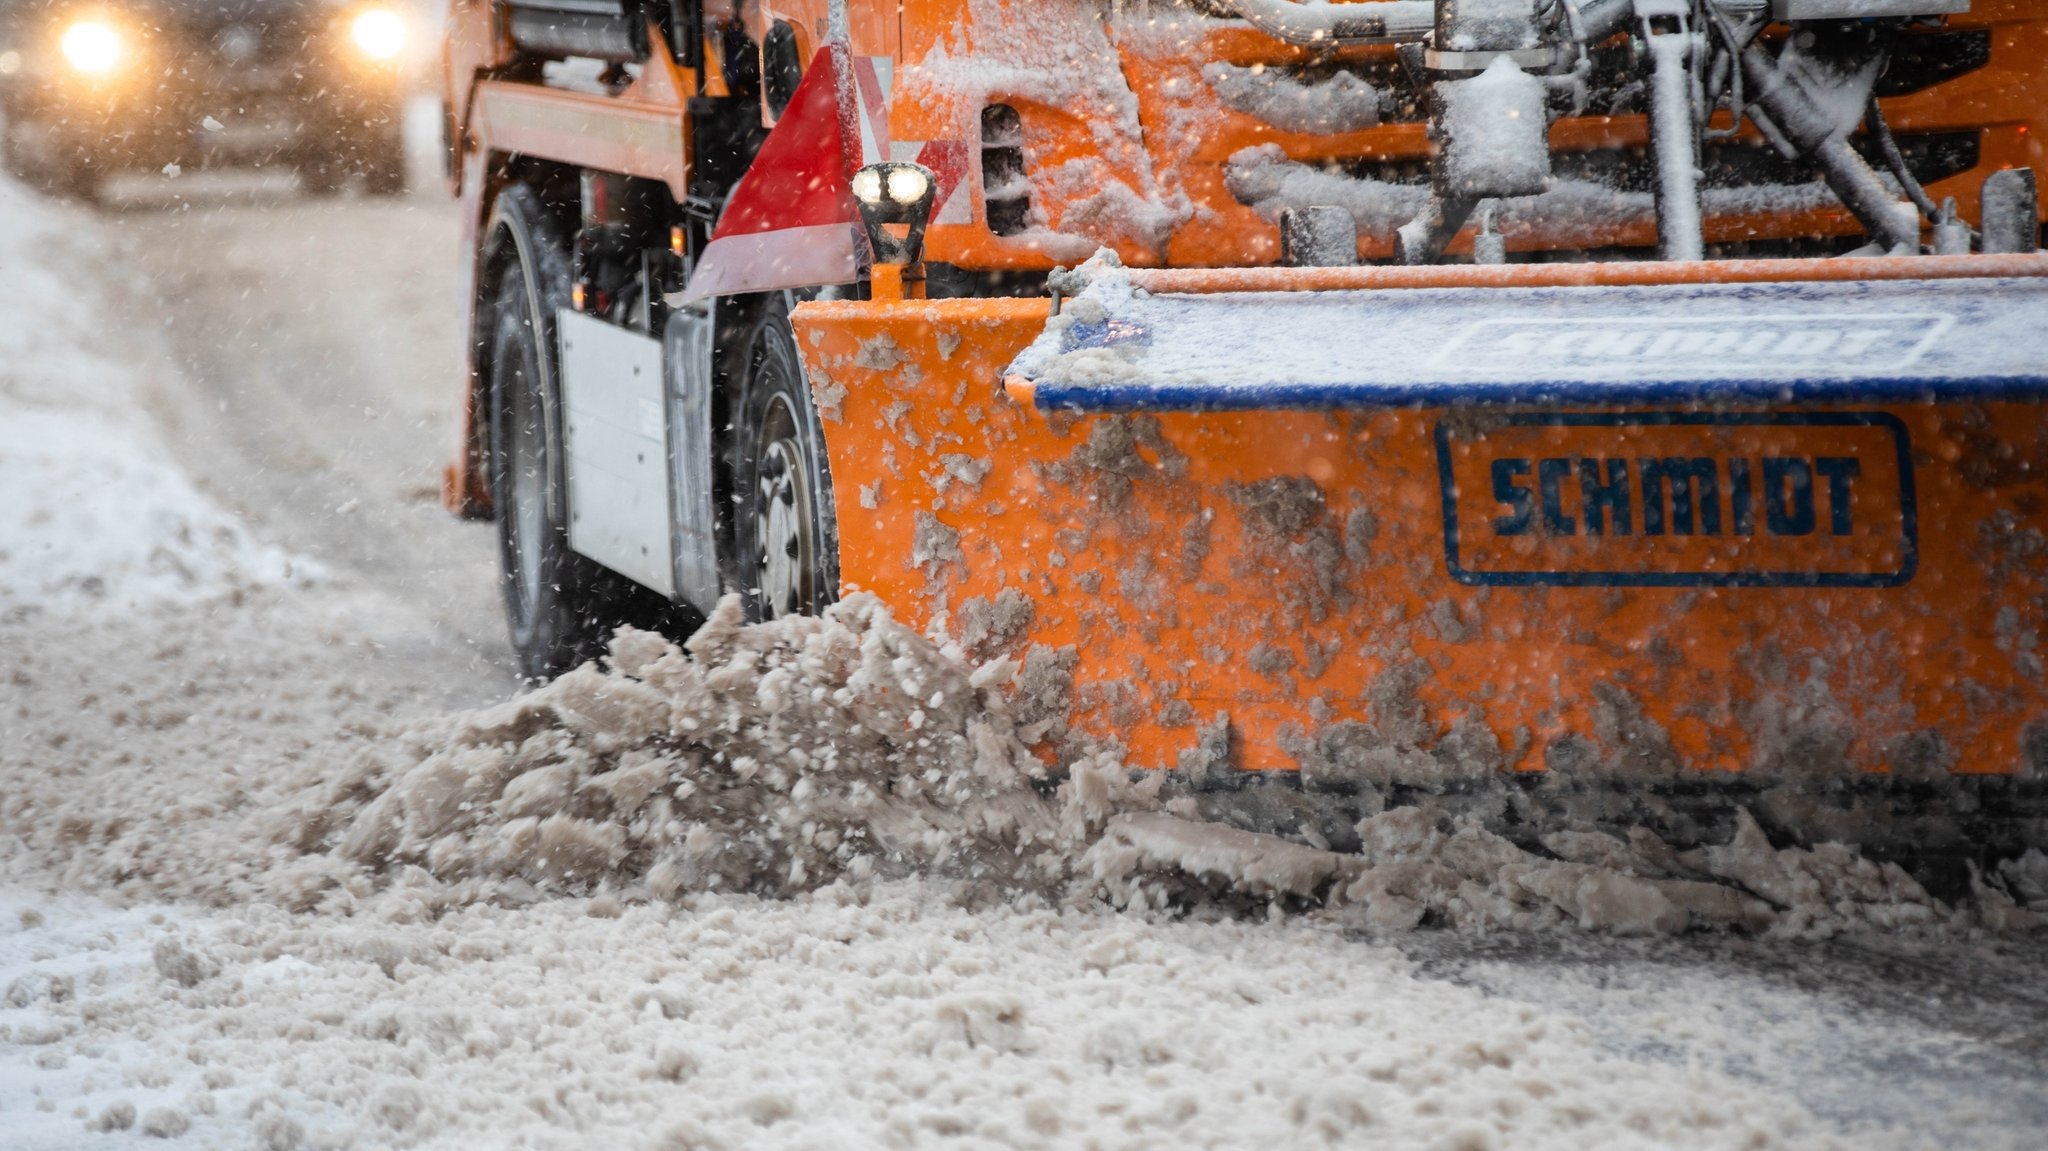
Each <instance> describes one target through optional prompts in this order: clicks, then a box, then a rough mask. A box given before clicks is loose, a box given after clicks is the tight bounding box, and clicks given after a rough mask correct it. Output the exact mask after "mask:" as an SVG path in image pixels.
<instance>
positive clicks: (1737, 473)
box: [1728, 458, 1756, 536]
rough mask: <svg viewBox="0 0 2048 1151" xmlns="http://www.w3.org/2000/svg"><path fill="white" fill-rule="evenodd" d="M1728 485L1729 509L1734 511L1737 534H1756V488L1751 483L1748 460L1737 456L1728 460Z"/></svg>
mask: <svg viewBox="0 0 2048 1151" xmlns="http://www.w3.org/2000/svg"><path fill="white" fill-rule="evenodd" d="M1728 487H1729V491H1728V510H1729V511H1730V512H1731V513H1733V515H1732V518H1733V519H1734V520H1735V534H1736V535H1739V536H1753V535H1755V534H1756V489H1755V487H1754V486H1753V485H1752V484H1751V483H1750V478H1749V461H1748V460H1746V459H1741V458H1737V459H1732V460H1729V461H1728Z"/></svg>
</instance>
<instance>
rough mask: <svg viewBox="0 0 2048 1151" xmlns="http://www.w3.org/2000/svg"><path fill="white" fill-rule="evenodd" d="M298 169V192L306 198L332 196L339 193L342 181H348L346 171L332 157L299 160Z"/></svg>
mask: <svg viewBox="0 0 2048 1151" xmlns="http://www.w3.org/2000/svg"><path fill="white" fill-rule="evenodd" d="M298 169H299V191H301V192H303V193H305V194H306V195H308V196H321V197H326V196H332V195H334V194H335V193H337V192H339V191H341V185H342V181H344V180H346V179H348V172H347V170H346V169H344V168H343V167H342V166H341V165H340V164H339V163H337V162H336V161H335V160H334V159H333V158H332V157H327V156H316V157H313V158H311V159H306V160H301V161H299V164H298Z"/></svg>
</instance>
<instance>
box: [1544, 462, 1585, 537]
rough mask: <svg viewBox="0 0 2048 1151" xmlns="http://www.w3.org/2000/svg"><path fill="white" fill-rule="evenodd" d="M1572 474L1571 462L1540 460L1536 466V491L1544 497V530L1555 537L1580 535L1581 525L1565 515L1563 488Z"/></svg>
mask: <svg viewBox="0 0 2048 1151" xmlns="http://www.w3.org/2000/svg"><path fill="white" fill-rule="evenodd" d="M1571 474H1572V462H1571V461H1570V460H1559V459H1549V460H1540V461H1538V462H1537V464H1536V489H1537V490H1538V491H1539V492H1541V493H1542V495H1543V530H1544V531H1546V532H1548V533H1550V534H1551V535H1554V536H1569V535H1576V534H1578V530H1579V525H1578V524H1577V523H1575V522H1573V520H1572V518H1571V517H1570V516H1568V515H1566V514H1564V495H1563V492H1562V490H1561V489H1562V488H1563V486H1564V480H1565V477H1566V476H1569V475H1571Z"/></svg>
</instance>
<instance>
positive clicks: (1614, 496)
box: [1579, 459, 1634, 536]
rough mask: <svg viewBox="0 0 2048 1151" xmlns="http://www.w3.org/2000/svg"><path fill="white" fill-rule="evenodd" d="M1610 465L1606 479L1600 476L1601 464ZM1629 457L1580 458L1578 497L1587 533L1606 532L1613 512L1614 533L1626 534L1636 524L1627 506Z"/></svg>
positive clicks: (1602, 533) (1598, 533) (1593, 534)
mask: <svg viewBox="0 0 2048 1151" xmlns="http://www.w3.org/2000/svg"><path fill="white" fill-rule="evenodd" d="M1603 463H1604V464H1606V465H1607V480H1606V482H1605V483H1602V482H1601V480H1600V466H1601V465H1602V464H1603ZM1628 492H1629V486H1628V461H1627V460H1591V459H1587V460H1580V461H1579V498H1580V502H1581V503H1582V505H1583V506H1584V508H1585V516H1586V534H1587V535H1589V536H1597V535H1605V534H1606V533H1607V521H1608V518H1609V516H1610V514H1611V515H1612V518H1613V521H1614V534H1615V535H1618V536H1625V535H1627V534H1629V531H1630V529H1631V528H1632V527H1633V526H1634V525H1633V521H1632V517H1631V516H1630V515H1629V507H1628Z"/></svg>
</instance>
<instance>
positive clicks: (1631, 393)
mask: <svg viewBox="0 0 2048 1151" xmlns="http://www.w3.org/2000/svg"><path fill="white" fill-rule="evenodd" d="M1723 400H1746V401H1767V402H1772V403H1864V404H1867V403H1874V402H1880V401H1885V400H1899V401H1906V402H1917V403H1940V402H1944V401H1953V400H2048V376H1977V377H1962V378H1943V377H1935V378H1931V379H1930V378H1928V377H1925V376H1881V377H1876V378H1871V379H1859V380H1802V381H1797V382H1795V383H1792V384H1784V383H1767V382H1764V381H1760V380H1753V379H1751V380H1743V379H1731V380H1668V381H1667V380H1630V381H1627V382H1623V383H1604V382H1600V381H1588V380H1556V381H1547V382H1541V383H1527V382H1517V383H1513V384H1490V383H1457V384H1450V383H1446V384H1287V383H1269V384H1231V385H1219V384H1067V385H1061V384H1052V383H1039V382H1034V392H1033V396H1032V402H1033V404H1034V405H1035V406H1037V407H1038V408H1039V409H1041V410H1043V411H1070V412H1140V411H1155V412H1156V411H1168V412H1244V411H1262V410H1267V409H1293V410H1312V411H1313V410H1322V409H1329V408H1395V407H1440V406H1445V405H1450V404H1474V403H1481V404H1555V403H1573V404H1600V403H1644V402H1653V403H1711V402H1717V401H1723Z"/></svg>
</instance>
